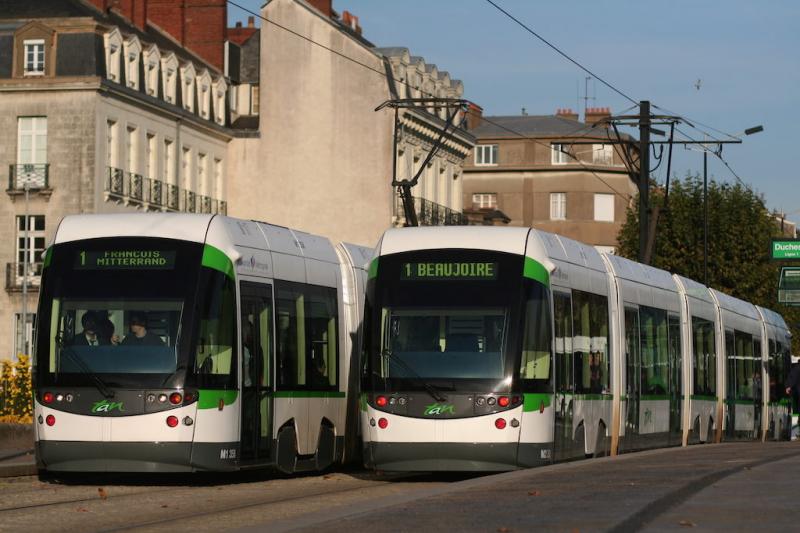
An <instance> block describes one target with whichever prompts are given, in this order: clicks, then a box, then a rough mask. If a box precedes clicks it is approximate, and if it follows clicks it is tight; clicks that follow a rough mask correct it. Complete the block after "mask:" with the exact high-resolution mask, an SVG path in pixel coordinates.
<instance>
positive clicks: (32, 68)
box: [23, 39, 44, 76]
mask: <svg viewBox="0 0 800 533" xmlns="http://www.w3.org/2000/svg"><path fill="white" fill-rule="evenodd" d="M23 46H24V47H25V71H24V74H25V76H44V39H26V40H25V41H23Z"/></svg>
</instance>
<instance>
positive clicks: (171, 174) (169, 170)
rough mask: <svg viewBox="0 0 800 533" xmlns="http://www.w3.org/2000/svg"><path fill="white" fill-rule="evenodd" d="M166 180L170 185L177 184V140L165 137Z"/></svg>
mask: <svg viewBox="0 0 800 533" xmlns="http://www.w3.org/2000/svg"><path fill="white" fill-rule="evenodd" d="M163 175H164V181H165V182H166V183H167V184H168V185H177V184H178V182H177V180H176V179H175V141H174V140H172V139H169V138H166V137H165V138H164V173H163Z"/></svg>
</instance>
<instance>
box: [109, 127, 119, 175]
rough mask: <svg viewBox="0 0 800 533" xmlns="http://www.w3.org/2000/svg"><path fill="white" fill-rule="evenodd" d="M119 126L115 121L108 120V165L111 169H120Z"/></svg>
mask: <svg viewBox="0 0 800 533" xmlns="http://www.w3.org/2000/svg"><path fill="white" fill-rule="evenodd" d="M118 132H119V126H118V125H117V121H116V120H113V119H110V118H109V119H107V120H106V163H107V164H108V166H109V167H110V168H119V133H118Z"/></svg>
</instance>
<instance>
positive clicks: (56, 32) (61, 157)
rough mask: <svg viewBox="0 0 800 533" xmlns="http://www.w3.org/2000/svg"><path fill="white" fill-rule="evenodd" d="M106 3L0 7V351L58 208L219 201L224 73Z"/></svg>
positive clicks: (32, 292) (17, 326) (11, 336)
mask: <svg viewBox="0 0 800 533" xmlns="http://www.w3.org/2000/svg"><path fill="white" fill-rule="evenodd" d="M106 4H107V2H104V1H103V0H92V1H91V2H90V1H88V0H87V1H83V0H47V1H42V2H38V1H37V2H30V1H27V2H25V1H21V0H7V2H5V3H4V6H3V8H2V10H0V22H1V23H2V25H0V168H2V169H7V172H8V176H7V177H8V181H7V184H8V186H7V189H6V194H5V198H4V199H3V200H0V242H2V243H4V244H3V245H2V246H0V262H2V263H3V265H4V267H5V274H6V276H5V287H4V289H5V290H4V291H2V292H0V358H2V359H5V358H9V357H11V358H13V357H15V356H16V355H17V354H20V353H30V351H31V339H32V330H33V328H34V327H35V323H36V322H35V321H36V316H35V313H36V304H37V297H38V288H39V282H40V276H41V273H42V252H43V251H44V249H45V246H46V245H47V243H49V242H51V241H52V238H53V235H54V233H55V231H56V228H57V226H58V223H59V221H60V220H61V219H62V218H63V217H64V216H66V215H69V214H76V213H115V212H128V213H130V212H147V211H184V212H193V213H225V212H226V210H227V198H226V169H225V168H226V164H227V158H228V153H227V147H228V144H229V142H230V140H231V139H232V138H233V131H232V130H231V129H230V128H229V127H228V123H229V117H230V110H229V109H228V100H229V97H228V89H229V81H228V79H227V78H226V77H225V76H224V74H223V72H222V71H221V69H220V68H217V66H215V65H214V64H212V63H210V62H209V61H206V60H204V59H203V58H201V57H199V56H197V55H195V54H194V53H192V52H190V51H188V50H187V49H185V48H184V47H182V46H181V45H180V44H178V43H177V42H176V41H175V40H174V39H172V38H171V37H170V36H168V35H166V34H164V33H162V32H161V31H160V30H159V29H158V28H157V27H155V26H153V25H152V24H149V23H148V21H147V20H146V19H145V18H143V17H142V16H141V13H138V16H137V14H136V13H132V14H131V13H129V15H131V16H130V17H127V16H125V13H123V12H120V11H117V10H115V9H110V8H109V7H108V6H107V5H106ZM141 5H143V4H142V2H140V6H141ZM220 7H221V9H222V10H223V11H222V13H223V14H224V8H225V7H224V2H221V3H220ZM220 47H222V43H221V42H220ZM23 294H26V295H27V298H26V305H23ZM23 309H24V310H25V311H26V312H23ZM23 316H25V317H26V318H27V320H26V319H25V318H23Z"/></svg>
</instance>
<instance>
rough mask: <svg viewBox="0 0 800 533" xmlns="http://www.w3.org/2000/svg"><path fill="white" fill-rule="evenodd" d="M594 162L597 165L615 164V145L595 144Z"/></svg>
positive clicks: (593, 146)
mask: <svg viewBox="0 0 800 533" xmlns="http://www.w3.org/2000/svg"><path fill="white" fill-rule="evenodd" d="M592 163H594V164H596V165H605V166H612V165H613V164H614V145H612V144H593V145H592Z"/></svg>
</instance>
